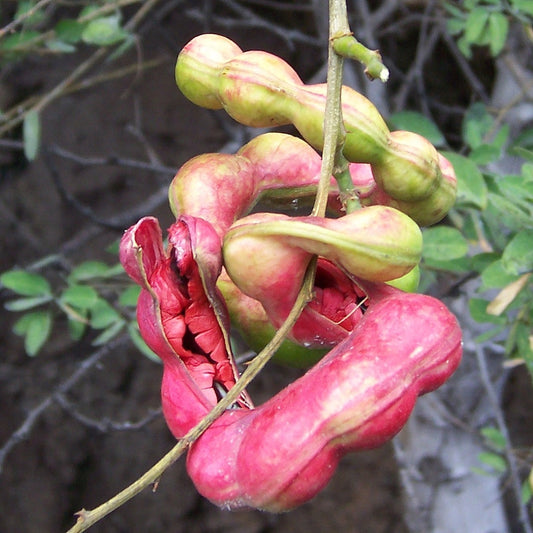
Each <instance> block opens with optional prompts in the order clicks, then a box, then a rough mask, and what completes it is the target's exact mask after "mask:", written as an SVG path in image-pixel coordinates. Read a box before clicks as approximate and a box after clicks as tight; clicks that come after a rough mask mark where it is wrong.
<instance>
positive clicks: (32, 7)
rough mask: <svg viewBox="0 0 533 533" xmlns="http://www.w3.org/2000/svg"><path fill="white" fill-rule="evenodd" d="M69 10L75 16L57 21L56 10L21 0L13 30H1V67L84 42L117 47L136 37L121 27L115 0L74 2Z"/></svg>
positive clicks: (72, 49) (65, 11) (61, 50)
mask: <svg viewBox="0 0 533 533" xmlns="http://www.w3.org/2000/svg"><path fill="white" fill-rule="evenodd" d="M68 11H70V12H71V14H72V17H70V18H68V17H65V18H62V19H59V20H57V19H56V18H55V16H54V15H55V11H54V10H48V9H46V6H42V7H39V5H38V2H36V1H29V0H23V1H19V2H18V8H17V11H16V13H15V16H14V18H13V21H12V26H13V27H12V30H11V31H9V32H6V33H5V34H2V33H0V66H2V65H6V64H9V63H12V62H15V61H20V60H21V59H23V58H25V57H26V56H28V55H30V54H39V55H44V54H51V53H52V54H61V53H71V52H74V51H76V50H77V48H78V47H79V46H82V45H89V46H97V47H102V46H114V45H117V44H121V43H123V42H132V40H133V37H132V36H131V34H130V33H129V32H128V31H127V30H126V29H125V28H124V27H123V26H122V17H121V12H120V10H119V8H118V7H117V3H116V2H115V1H113V0H102V1H100V2H95V3H91V4H90V5H88V6H86V7H83V4H79V3H78V4H77V3H72V4H71V5H69V6H68ZM68 11H67V10H62V13H68Z"/></svg>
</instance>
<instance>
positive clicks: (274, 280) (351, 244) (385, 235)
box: [223, 206, 422, 348]
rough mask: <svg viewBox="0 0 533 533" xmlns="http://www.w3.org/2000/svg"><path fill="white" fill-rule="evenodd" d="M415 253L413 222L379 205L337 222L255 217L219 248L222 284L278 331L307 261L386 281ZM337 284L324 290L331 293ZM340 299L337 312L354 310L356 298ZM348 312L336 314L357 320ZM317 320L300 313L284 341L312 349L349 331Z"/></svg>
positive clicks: (418, 238) (409, 264) (410, 264)
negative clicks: (260, 310) (226, 281)
mask: <svg viewBox="0 0 533 533" xmlns="http://www.w3.org/2000/svg"><path fill="white" fill-rule="evenodd" d="M421 251H422V235H421V233H420V230H419V228H418V226H417V225H416V223H415V222H413V221H412V220H411V219H410V218H409V217H408V216H407V215H404V214H403V213H401V212H400V211H397V210H396V209H393V208H390V207H385V206H373V207H368V208H365V209H361V210H359V211H355V212H353V213H350V214H348V215H346V216H344V217H341V218H338V219H323V218H318V217H293V218H291V217H288V216H286V215H282V214H275V213H256V214H254V215H249V216H248V217H245V218H243V219H240V220H238V221H237V222H236V223H235V224H234V225H233V226H232V227H231V228H230V230H229V231H228V232H227V233H226V236H225V238H224V244H223V256H224V265H225V268H226V270H227V272H228V274H229V276H230V278H231V279H232V280H233V281H234V283H235V284H236V285H237V286H238V287H239V289H240V290H241V291H242V292H244V293H245V294H246V295H248V296H250V297H252V298H254V299H256V300H258V301H260V302H261V304H262V305H263V307H264V308H265V311H266V313H267V315H268V316H269V318H270V320H271V322H272V324H273V325H274V326H275V327H280V326H281V324H282V323H283V321H284V320H285V319H286V318H287V315H288V314H289V312H290V310H291V308H292V306H293V305H294V302H295V301H296V297H297V293H298V290H299V288H300V284H301V281H302V280H303V276H304V273H305V270H306V268H307V264H308V262H309V258H310V255H311V254H316V255H318V256H320V257H323V258H326V259H327V260H328V261H331V262H333V263H335V264H336V265H338V266H339V267H340V268H341V269H342V270H344V272H348V273H350V274H353V275H356V276H357V277H358V278H362V279H366V280H371V281H389V280H392V279H396V278H399V277H401V276H403V275H404V274H406V273H408V272H409V271H410V270H412V269H413V268H414V267H415V266H416V265H417V264H418V262H419V260H420V254H421ZM289 273H290V274H289ZM331 275H332V276H333V274H331ZM297 280H298V281H299V282H298V281H297ZM341 281H342V278H341V279H338V280H335V282H333V283H331V285H332V286H335V287H339V286H341ZM344 292H345V294H346V297H345V298H342V300H343V301H345V303H344V306H348V305H351V306H352V307H351V308H350V309H353V310H354V311H355V308H356V306H357V301H358V298H357V297H355V295H354V294H351V293H350V292H349V291H344ZM320 295H322V294H320ZM326 302H327V299H326ZM330 305H331V304H330ZM321 307H322V308H327V307H328V306H327V304H325V305H322V306H321ZM350 309H346V307H345V309H344V311H345V313H344V314H345V315H347V316H348V317H351V319H353V320H357V318H358V316H359V315H358V313H356V314H353V315H352V314H350ZM320 319H321V320H320V321H318V317H316V316H315V315H314V309H313V308H312V307H311V308H309V307H308V308H306V309H305V310H304V311H303V313H302V315H301V316H300V318H299V320H298V321H297V323H296V325H295V326H294V328H293V330H292V332H291V334H290V338H292V339H293V340H295V341H296V342H298V343H301V344H303V345H304V346H307V347H311V348H320V347H324V346H328V345H329V346H331V345H333V344H336V343H338V342H339V341H340V340H342V338H344V336H345V335H346V329H348V330H350V329H351V328H352V327H353V324H352V322H351V320H349V321H348V324H344V325H343V322H342V319H341V320H339V317H337V319H336V320H332V319H329V320H328V319H327V318H326V317H325V316H324V313H321V316H320ZM312 324H314V326H312ZM309 332H311V333H312V335H309Z"/></svg>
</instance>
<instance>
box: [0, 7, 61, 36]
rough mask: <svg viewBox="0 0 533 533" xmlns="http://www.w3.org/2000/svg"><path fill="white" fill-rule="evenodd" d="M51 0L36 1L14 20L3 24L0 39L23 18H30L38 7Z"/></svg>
mask: <svg viewBox="0 0 533 533" xmlns="http://www.w3.org/2000/svg"><path fill="white" fill-rule="evenodd" d="M52 1H53V0H41V1H40V2H37V3H36V4H35V5H34V6H33V7H31V8H30V9H28V11H26V12H25V13H24V14H22V15H21V16H20V17H18V18H16V19H15V20H12V21H11V22H10V23H9V24H7V25H6V26H4V27H3V28H1V29H0V39H2V38H3V37H4V36H5V35H6V34H8V33H11V32H13V31H14V30H15V29H16V27H17V26H19V25H20V24H22V23H23V22H24V21H25V20H27V19H29V18H31V17H32V16H33V15H34V14H35V13H37V11H39V9H41V8H43V7H46V5H47V4H49V3H50V2H52Z"/></svg>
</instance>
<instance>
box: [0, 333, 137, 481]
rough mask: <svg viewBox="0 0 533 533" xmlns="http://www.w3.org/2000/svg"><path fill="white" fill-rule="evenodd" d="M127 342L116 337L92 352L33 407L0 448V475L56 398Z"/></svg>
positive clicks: (122, 337) (126, 336)
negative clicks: (12, 452) (15, 449)
mask: <svg viewBox="0 0 533 533" xmlns="http://www.w3.org/2000/svg"><path fill="white" fill-rule="evenodd" d="M128 341H129V336H128V335H122V336H120V337H116V338H115V339H113V340H112V341H110V342H109V343H108V344H106V345H105V346H102V348H100V349H99V350H97V351H96V352H94V353H93V354H92V355H90V356H89V357H87V359H85V360H84V361H83V362H82V363H81V364H80V365H79V366H78V368H77V369H76V370H75V371H74V372H73V373H72V374H71V375H70V377H69V378H67V379H66V380H65V381H63V383H61V384H60V385H59V386H58V387H57V388H56V390H55V391H54V392H53V393H52V394H50V395H49V396H47V397H46V398H45V399H44V400H42V401H41V402H40V403H39V404H38V405H37V406H36V407H34V408H33V409H32V410H31V411H30V412H29V414H28V416H27V417H26V419H25V420H24V422H23V423H22V424H21V425H20V426H19V428H18V429H17V430H16V431H15V432H14V433H12V434H11V436H10V437H9V439H8V440H7V441H6V442H5V443H4V445H3V446H2V448H0V473H1V472H2V469H3V465H4V460H5V458H6V456H7V454H8V453H9V452H10V451H11V450H12V449H13V448H14V447H15V446H16V445H17V444H18V443H19V442H21V441H23V440H24V439H26V438H27V437H28V435H29V434H30V433H31V431H32V429H33V426H34V425H35V423H36V422H37V420H39V418H40V417H41V415H42V414H43V413H44V411H46V410H47V409H48V408H49V407H50V406H51V405H52V404H53V403H54V402H55V401H57V398H58V397H59V396H60V395H62V394H65V393H66V392H67V391H69V390H70V389H71V388H72V387H73V386H74V385H76V383H77V382H78V381H79V380H80V379H81V378H82V377H83V376H84V375H85V373H86V372H87V371H88V370H90V369H91V368H93V367H94V366H95V365H96V363H98V362H99V361H100V360H101V359H102V358H103V357H105V356H106V355H108V354H109V353H114V352H115V351H116V349H117V348H119V347H120V346H122V345H124V344H126V343H127V342H128Z"/></svg>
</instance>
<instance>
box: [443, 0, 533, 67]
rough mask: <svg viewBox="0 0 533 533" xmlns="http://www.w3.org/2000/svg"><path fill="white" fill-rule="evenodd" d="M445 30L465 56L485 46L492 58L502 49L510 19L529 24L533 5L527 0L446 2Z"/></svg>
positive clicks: (444, 4) (468, 56)
mask: <svg viewBox="0 0 533 533" xmlns="http://www.w3.org/2000/svg"><path fill="white" fill-rule="evenodd" d="M443 6H444V9H445V10H446V12H447V15H448V19H447V24H446V26H447V30H448V32H449V33H450V35H453V36H455V37H456V38H457V45H458V46H459V49H460V50H461V52H462V53H463V54H464V55H465V56H466V57H467V58H470V57H471V56H472V47H475V46H481V47H487V49H488V50H489V51H490V53H491V55H492V56H493V57H496V56H497V55H498V54H500V52H501V51H502V50H503V48H504V46H505V43H506V41H507V37H508V35H509V27H510V24H511V22H519V23H521V24H523V25H525V26H529V27H530V26H531V23H532V19H531V17H533V7H532V3H531V1H530V0H514V1H513V0H511V1H509V2H508V1H505V0H465V1H464V2H456V1H445V2H444V3H443Z"/></svg>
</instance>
